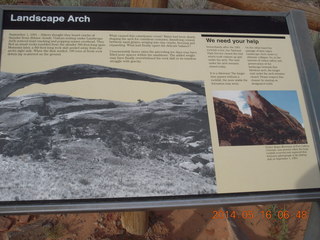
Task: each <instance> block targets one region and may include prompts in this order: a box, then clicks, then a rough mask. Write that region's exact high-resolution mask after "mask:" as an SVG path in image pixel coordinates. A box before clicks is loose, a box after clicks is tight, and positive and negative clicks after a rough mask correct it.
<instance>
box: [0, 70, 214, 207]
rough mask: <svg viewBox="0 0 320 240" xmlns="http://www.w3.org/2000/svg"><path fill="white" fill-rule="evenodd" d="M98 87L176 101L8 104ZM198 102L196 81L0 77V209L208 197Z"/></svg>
mask: <svg viewBox="0 0 320 240" xmlns="http://www.w3.org/2000/svg"><path fill="white" fill-rule="evenodd" d="M97 77H99V78H102V79H103V81H104V82H105V84H104V85H103V87H105V86H108V81H109V80H110V79H112V78H117V79H121V80H119V81H122V82H139V83H140V84H141V82H143V83H146V84H147V83H148V84H151V83H152V84H160V85H168V86H171V85H172V86H175V85H177V86H180V87H182V88H183V89H184V91H181V92H178V93H174V94H169V95H168V96H165V97H161V98H158V99H155V100H151V101H149V100H145V99H144V98H143V96H141V98H137V99H135V100H134V101H115V100H110V99H102V98H101V99H92V98H83V97H75V96H72V95H67V94H62V93H48V92H41V91H35V92H33V93H30V94H23V95H19V94H18V95H17V94H15V93H16V92H17V91H18V90H20V89H23V88H27V87H31V86H35V85H36V86H42V85H43V86H44V85H45V86H46V87H48V88H50V86H53V85H54V84H55V83H68V82H72V83H73V84H77V82H80V81H82V80H90V79H93V78H97ZM87 82H88V83H89V84H88V86H87V89H88V91H90V81H87ZM87 82H86V83H87ZM110 87H111V86H110ZM114 91H117V94H118V95H121V94H123V92H121V90H119V89H115V90H114ZM145 91H147V88H146V90H145ZM204 92H205V91H204V83H203V81H201V80H200V81H196V80H195V81H185V80H179V79H171V78H166V77H164V76H157V75H150V74H147V73H144V72H141V71H132V70H127V69H121V68H110V67H106V66H98V65H91V64H74V65H64V66H61V67H58V68H52V69H43V70H41V71H38V72H30V73H8V72H2V73H1V74H0V201H24V200H59V199H95V198H124V197H148V196H176V195H201V194H212V193H215V192H216V182H215V170H214V162H213V149H212V145H211V136H210V129H209V121H208V113H207V103H206V98H205V93H204ZM93 94H94V93H93Z"/></svg>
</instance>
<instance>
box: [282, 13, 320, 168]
mask: <svg viewBox="0 0 320 240" xmlns="http://www.w3.org/2000/svg"><path fill="white" fill-rule="evenodd" d="M287 19H288V27H289V32H290V36H291V39H292V44H293V50H294V54H295V57H296V61H297V67H298V70H299V74H300V80H301V84H302V88H303V91H304V97H305V101H306V104H307V110H308V116H309V119H310V123H311V128H312V134H313V139H314V142H315V143H316V144H315V148H316V151H317V158H318V164H319V159H320V154H319V153H320V149H319V148H320V145H319V143H320V125H319V124H320V107H319V106H320V98H319V93H320V73H319V68H318V64H317V59H316V56H315V53H314V49H313V47H312V41H311V37H310V33H309V31H308V25H307V21H306V19H305V17H304V13H303V12H302V11H297V10H294V11H291V12H290V13H289V14H288V16H287Z"/></svg>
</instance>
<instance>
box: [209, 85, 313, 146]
mask: <svg viewBox="0 0 320 240" xmlns="http://www.w3.org/2000/svg"><path fill="white" fill-rule="evenodd" d="M213 102H214V111H215V115H216V122H217V129H218V137H219V145H220V146H241V145H268V144H304V143H307V138H306V134H305V130H304V127H303V121H302V116H301V112H300V107H299V101H298V97H297V93H296V91H214V92H213ZM283 108H284V109H283Z"/></svg>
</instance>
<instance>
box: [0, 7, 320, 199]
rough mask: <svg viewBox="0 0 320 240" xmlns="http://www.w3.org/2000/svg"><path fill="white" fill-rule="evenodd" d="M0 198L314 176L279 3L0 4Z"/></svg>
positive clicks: (234, 189) (287, 184) (217, 187)
mask: <svg viewBox="0 0 320 240" xmlns="http://www.w3.org/2000/svg"><path fill="white" fill-rule="evenodd" d="M0 68H1V79H0V81H1V82H0V113H1V114H0V133H1V136H0V151H1V155H0V158H1V161H0V166H1V167H0V178H1V181H0V184H1V186H0V201H2V202H4V201H6V202H17V201H39V200H41V201H42V200H80V199H87V200H88V199H89V200H90V199H91V200H92V199H105V200H106V201H108V200H110V199H119V198H125V199H132V198H142V197H155V198H159V197H161V198H162V197H177V198H179V197H180V198H188V197H191V196H192V197H195V196H196V197H199V199H200V198H201V197H202V196H206V197H207V196H211V198H213V199H214V198H215V196H218V195H220V194H222V195H223V194H225V193H238V194H243V193H251V192H267V191H279V190H298V189H317V188H319V187H320V173H319V167H318V157H317V149H316V144H317V142H315V140H314V139H315V138H314V135H313V134H314V133H313V132H312V126H311V125H312V124H311V123H310V117H309V116H310V115H309V114H308V111H309V112H310V108H309V109H308V106H307V104H306V101H305V95H306V94H307V93H306V91H305V90H304V89H303V88H302V83H301V79H300V75H299V70H298V67H297V62H296V57H295V55H294V49H293V44H292V34H291V33H290V32H289V30H288V23H287V19H286V17H285V16H284V15H272V16H266V15H257V14H256V15H253V16H250V15H239V13H238V14H237V15H232V14H228V15H222V14H219V15H217V14H216V15H212V14H209V13H208V14H181V13H180V14H177V13H163V12H157V13H147V12H140V13H137V12H136V13H134V12H128V10H126V11H122V10H121V11H113V12H101V11H100V12H98V11H96V12H95V11H83V10H81V11H79V9H76V10H71V11H70V10H68V11H67V10H61V9H60V10H51V9H45V10H43V9H38V10H30V9H23V10H21V9H20V10H15V9H6V10H3V23H2V49H1V65H0Z"/></svg>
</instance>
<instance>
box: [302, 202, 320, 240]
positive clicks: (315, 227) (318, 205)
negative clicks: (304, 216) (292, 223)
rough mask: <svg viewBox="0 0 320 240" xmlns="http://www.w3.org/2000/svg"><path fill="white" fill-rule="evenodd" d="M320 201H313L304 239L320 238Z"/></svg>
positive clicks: (313, 239)
mask: <svg viewBox="0 0 320 240" xmlns="http://www.w3.org/2000/svg"><path fill="white" fill-rule="evenodd" d="M319 226H320V202H313V203H312V207H311V211H310V215H309V219H308V224H307V229H306V232H305V234H304V240H315V239H320V227H319Z"/></svg>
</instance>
